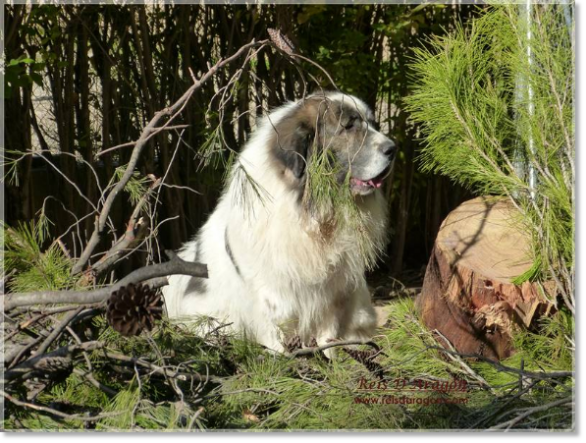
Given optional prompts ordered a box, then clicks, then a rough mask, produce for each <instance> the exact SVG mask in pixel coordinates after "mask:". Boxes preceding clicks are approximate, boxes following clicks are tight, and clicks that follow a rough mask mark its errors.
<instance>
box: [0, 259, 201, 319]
mask: <svg viewBox="0 0 586 443" xmlns="http://www.w3.org/2000/svg"><path fill="white" fill-rule="evenodd" d="M167 254H168V255H169V256H170V257H171V260H170V261H168V262H166V263H159V264H156V265H150V266H144V267H142V268H139V269H137V270H135V271H133V272H131V273H130V274H128V275H127V276H126V277H124V278H123V279H121V280H120V281H118V282H116V283H114V284H113V285H111V286H106V287H103V288H100V289H96V290H93V291H46V292H22V293H14V294H6V295H5V296H4V310H5V311H8V310H9V309H13V308H15V307H17V306H30V305H36V304H47V303H51V304H54V303H72V304H93V303H100V302H103V301H104V300H106V299H107V298H108V297H109V296H110V294H111V293H112V292H114V291H116V290H118V289H120V288H121V287H122V286H126V285H128V284H130V283H133V284H137V283H141V282H143V281H145V280H149V279H152V278H157V277H168V276H170V275H178V274H180V275H190V276H192V277H199V278H207V277H208V268H207V266H206V265H204V264H201V263H190V262H186V261H184V260H181V259H180V258H179V257H177V256H176V255H175V254H174V253H172V252H167ZM159 283H160V282H159Z"/></svg>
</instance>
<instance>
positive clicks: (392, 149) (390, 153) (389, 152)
mask: <svg viewBox="0 0 586 443" xmlns="http://www.w3.org/2000/svg"><path fill="white" fill-rule="evenodd" d="M381 151H382V153H383V154H384V155H386V156H387V157H389V160H393V159H394V158H395V154H396V153H397V147H396V146H395V143H393V142H392V141H391V140H389V141H387V142H386V143H384V144H383V145H382V146H381Z"/></svg>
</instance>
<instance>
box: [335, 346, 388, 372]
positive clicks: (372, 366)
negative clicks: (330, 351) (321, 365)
mask: <svg viewBox="0 0 586 443" xmlns="http://www.w3.org/2000/svg"><path fill="white" fill-rule="evenodd" d="M342 349H343V350H344V351H345V352H346V354H348V355H349V356H350V357H352V358H353V359H354V360H356V361H357V362H358V363H360V364H362V365H364V367H366V369H368V371H369V372H371V373H372V374H374V375H375V376H376V377H378V378H381V379H382V378H383V367H382V366H381V365H380V364H379V363H377V362H375V361H374V358H375V357H376V355H377V354H378V352H377V351H376V350H374V349H372V350H369V351H360V350H358V349H349V348H342Z"/></svg>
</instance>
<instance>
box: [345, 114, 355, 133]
mask: <svg viewBox="0 0 586 443" xmlns="http://www.w3.org/2000/svg"><path fill="white" fill-rule="evenodd" d="M357 120H358V117H356V116H352V117H350V118H348V121H347V122H346V124H345V125H344V129H346V130H348V129H352V128H353V127H354V124H355V123H356V121H357Z"/></svg>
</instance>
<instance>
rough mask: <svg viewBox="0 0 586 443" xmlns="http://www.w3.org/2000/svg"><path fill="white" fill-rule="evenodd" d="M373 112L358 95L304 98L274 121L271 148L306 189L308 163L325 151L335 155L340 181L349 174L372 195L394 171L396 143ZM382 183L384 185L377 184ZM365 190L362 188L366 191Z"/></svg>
mask: <svg viewBox="0 0 586 443" xmlns="http://www.w3.org/2000/svg"><path fill="white" fill-rule="evenodd" d="M376 128H377V125H376V123H375V121H374V115H373V113H372V111H371V110H370V109H369V108H368V107H367V106H366V105H365V104H364V103H363V102H362V101H360V100H358V99H356V98H355V97H352V96H349V95H345V94H341V93H320V94H315V95H312V96H309V97H308V98H306V99H304V100H300V101H299V102H297V103H296V104H295V106H293V107H292V108H291V109H290V111H289V112H288V114H287V115H286V116H285V117H283V118H282V119H280V121H278V122H276V123H275V124H274V135H273V137H272V139H271V140H270V142H269V143H270V149H271V150H272V153H273V157H274V158H275V159H276V161H277V164H278V166H279V167H280V168H281V172H282V173H283V175H287V172H288V173H289V176H291V177H292V182H293V184H294V185H297V186H298V187H299V189H301V188H303V185H304V183H305V182H306V180H305V174H306V173H307V164H308V161H309V159H310V158H311V156H312V155H317V154H321V153H323V152H324V150H328V151H329V152H331V153H333V154H334V158H335V161H336V162H337V163H338V166H340V167H339V168H337V169H338V171H339V172H338V176H337V179H338V182H339V183H340V184H342V183H344V182H345V179H346V178H347V176H348V175H350V176H351V177H353V178H355V179H356V180H355V181H354V182H353V183H355V184H356V183H357V184H361V183H362V184H363V186H364V189H362V190H361V192H360V193H366V194H368V193H369V192H371V191H372V190H374V189H375V188H376V187H378V186H372V189H371V187H369V184H370V185H374V182H373V180H377V181H380V180H381V178H383V179H384V177H383V176H384V175H385V173H387V172H388V171H389V170H390V166H391V164H392V161H393V157H394V154H395V152H396V149H395V146H394V143H393V142H391V141H390V140H389V139H388V138H387V137H385V136H384V135H383V134H381V133H380V132H379V131H378V130H377V129H376ZM377 185H379V186H380V183H377ZM362 191H363V192H362Z"/></svg>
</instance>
